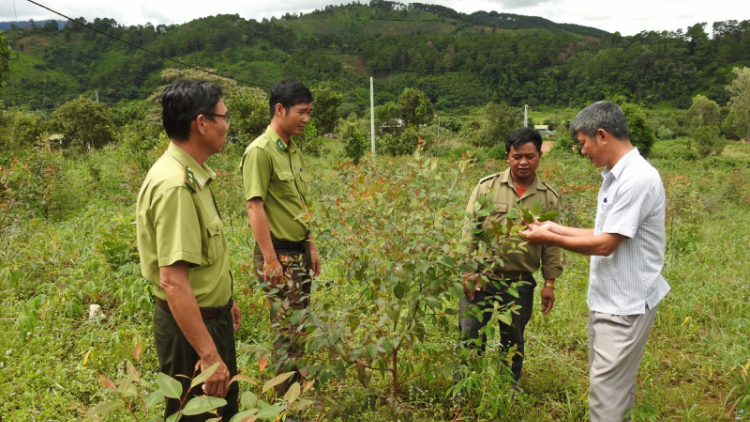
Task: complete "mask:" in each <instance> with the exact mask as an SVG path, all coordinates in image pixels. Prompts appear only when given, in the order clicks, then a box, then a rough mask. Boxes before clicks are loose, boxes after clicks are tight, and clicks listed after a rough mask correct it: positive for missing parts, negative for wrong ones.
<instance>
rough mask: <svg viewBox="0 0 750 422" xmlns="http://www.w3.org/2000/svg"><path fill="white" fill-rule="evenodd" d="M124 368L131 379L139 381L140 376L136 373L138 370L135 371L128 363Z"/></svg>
mask: <svg viewBox="0 0 750 422" xmlns="http://www.w3.org/2000/svg"><path fill="white" fill-rule="evenodd" d="M126 367H127V368H128V374H129V375H131V376H132V377H133V379H135V380H136V381H140V380H141V374H139V373H138V370H136V369H135V366H133V364H132V363H130V361H128V362H127V364H126Z"/></svg>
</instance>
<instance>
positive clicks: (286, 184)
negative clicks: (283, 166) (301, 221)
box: [275, 171, 298, 199]
mask: <svg viewBox="0 0 750 422" xmlns="http://www.w3.org/2000/svg"><path fill="white" fill-rule="evenodd" d="M276 188H277V189H276V192H275V193H276V195H278V196H279V198H284V199H290V198H295V197H298V194H297V188H296V186H295V185H294V174H292V172H291V171H277V172H276Z"/></svg>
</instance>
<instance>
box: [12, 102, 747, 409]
mask: <svg viewBox="0 0 750 422" xmlns="http://www.w3.org/2000/svg"><path fill="white" fill-rule="evenodd" d="M562 115H563V113H561V114H560V116H561V120H564V118H563V117H562ZM542 117H543V116H541V115H540V116H539V120H540V121H541V120H542ZM534 119H535V121H536V120H537V116H534ZM331 142H332V144H331V145H328V146H326V148H324V151H326V152H327V157H326V158H318V159H316V158H310V160H309V161H308V166H309V167H310V169H311V173H312V187H313V195H312V196H313V197H315V198H316V205H315V210H316V212H317V213H323V212H324V210H326V209H329V210H330V209H334V208H338V207H339V205H337V203H338V202H337V201H339V200H340V199H346V197H347V195H349V192H350V191H349V190H348V189H349V187H348V186H350V185H351V184H352V183H355V180H353V179H352V177H353V176H351V175H352V174H359V173H356V171H357V170H346V169H341V168H339V167H338V166H337V165H336V161H339V160H340V158H339V157H338V151H340V147H339V146H338V145H336V144H335V143H334V142H335V141H331ZM672 146H673V145H672V144H670V143H657V146H656V148H655V151H656V152H658V151H659V150H660V149H664V150H668V149H669V148H670V147H672ZM241 150H242V146H241V145H231V146H229V147H228V148H227V150H226V151H225V152H224V153H222V154H220V155H219V156H216V157H213V158H211V159H210V161H209V163H208V164H209V165H210V166H212V167H213V168H214V169H216V170H217V172H218V174H219V182H218V185H217V187H216V188H217V189H216V192H217V195H218V204H219V207H220V208H221V211H222V215H223V216H224V219H225V220H226V223H225V227H227V237H228V240H229V246H230V250H231V266H232V271H233V273H234V276H235V280H236V284H235V286H236V287H235V297H236V300H237V301H238V303H239V304H240V306H241V308H242V310H243V312H244V318H245V319H244V322H243V325H242V327H241V329H240V331H239V333H238V335H237V340H238V350H239V365H240V368H241V371H242V372H243V373H244V374H246V375H248V376H250V377H252V378H254V379H256V380H259V381H261V382H262V381H263V380H266V379H268V378H269V377H271V376H272V375H271V374H270V373H269V372H268V370H267V369H266V370H265V371H264V370H262V369H261V367H260V365H259V360H262V356H268V354H269V351H270V348H271V342H272V333H271V329H270V326H269V323H268V313H267V312H268V311H267V307H266V302H265V299H264V297H263V296H262V294H261V293H260V292H259V290H258V289H257V286H256V282H255V280H254V277H253V276H252V270H251V266H252V264H251V262H252V258H251V254H252V252H251V251H252V248H253V246H254V245H253V240H252V235H251V232H250V230H249V228H248V225H247V217H246V216H245V213H244V209H243V204H242V202H241V193H240V179H239V175H238V174H237V170H236V169H237V165H238V160H239V157H240V153H241ZM158 155H159V151H151V152H146V153H145V155H141V156H138V157H136V156H134V155H131V154H130V153H129V152H128V151H124V150H118V149H115V148H112V149H107V150H103V151H94V152H90V153H88V154H81V153H73V152H68V153H65V154H63V153H60V152H52V153H49V152H40V151H37V152H33V153H31V152H30V153H28V154H24V155H23V156H19V157H18V160H17V161H16V162H15V163H14V162H13V159H12V158H11V157H3V158H2V161H0V166H2V169H0V177H2V179H0V180H1V181H2V183H3V186H5V187H6V188H5V189H6V190H5V191H3V202H2V207H1V208H0V232H1V234H2V235H1V236H0V305H2V306H0V344H2V345H3V348H2V350H0V352H2V353H0V383H2V384H3V385H6V386H7V388H4V389H2V390H0V415H2V416H1V417H0V420H2V421H8V422H10V421H70V420H75V419H76V418H77V417H79V416H82V414H81V413H80V410H79V409H87V408H89V407H91V406H93V405H95V404H97V403H99V402H102V401H105V400H108V399H109V398H111V392H108V391H107V390H106V389H105V388H104V387H103V386H102V384H101V383H100V382H99V380H98V379H97V377H98V376H99V375H100V374H104V375H106V376H107V377H109V378H110V379H112V380H114V381H115V382H118V381H119V380H121V379H123V378H124V377H125V376H126V369H125V367H126V361H128V360H130V361H132V362H133V363H134V365H135V366H136V367H137V368H139V370H140V371H141V374H142V375H143V382H144V384H145V385H146V386H148V387H149V388H151V387H152V386H153V385H154V382H155V373H154V372H155V371H156V368H157V365H156V356H155V352H154V349H153V338H152V333H151V328H150V321H151V310H152V302H151V297H150V293H149V288H148V285H147V284H146V283H145V282H144V281H143V280H142V279H141V277H140V274H139V270H138V261H137V253H136V251H135V246H134V242H135V237H134V235H135V231H134V230H135V229H134V225H133V223H132V221H133V213H134V207H135V198H136V192H137V189H138V187H139V185H140V182H141V180H142V178H143V176H144V174H145V170H146V168H147V165H148V163H149V162H151V161H152V160H153V159H155V158H156V157H157V156H158ZM655 155H657V156H660V154H655ZM726 155H727V158H724V157H711V158H707V159H704V160H700V161H694V162H687V161H681V160H676V159H664V158H657V159H654V160H652V162H653V164H654V165H655V166H656V167H657V168H658V169H659V170H660V172H661V175H662V178H663V180H664V183H665V186H666V188H667V194H668V210H667V211H668V220H667V232H668V247H667V255H666V265H665V268H664V271H663V274H664V276H665V278H666V279H667V280H668V282H669V283H670V285H671V286H672V291H671V292H670V294H669V295H668V296H667V297H666V299H665V300H664V301H663V302H662V304H661V306H660V308H659V313H658V315H657V319H656V322H655V324H654V328H653V330H652V332H651V335H650V338H649V342H648V344H647V347H646V354H645V356H644V359H643V362H642V364H641V371H640V375H639V379H638V380H639V382H638V386H639V390H638V395H637V407H636V411H635V414H634V420H636V421H706V422H709V421H710V422H713V421H729V420H746V419H747V418H748V413H750V377H749V376H748V371H749V370H750V345H749V344H748V340H747V339H748V338H749V337H750V328H749V327H750V305H748V298H749V297H750V282H749V281H750V278H749V277H748V276H747V272H746V268H745V267H746V263H747V262H750V247H749V246H750V235H748V232H747V230H746V227H748V225H750V187H748V185H747V180H748V176H750V169H749V168H748V157H749V156H750V150H749V149H748V148H747V145H743V144H733V145H730V147H728V148H727V150H726ZM542 161H543V162H542V166H541V168H540V171H541V174H542V175H543V177H544V178H545V180H547V181H548V182H549V183H550V184H551V185H552V186H554V187H555V188H556V189H557V190H558V192H559V193H560V195H561V201H562V203H563V208H564V209H563V213H562V217H563V219H564V220H565V222H567V223H568V224H572V225H576V226H590V225H591V224H592V222H593V218H594V212H595V209H594V208H595V197H596V191H597V189H598V186H599V183H600V180H601V178H600V176H599V171H598V170H597V169H595V168H593V167H592V166H591V165H590V164H589V163H588V162H587V161H585V160H582V159H580V158H577V157H566V156H565V154H550V155H549V156H545V158H544V159H543V160H542ZM411 162H412V159H411V158H397V159H386V158H377V159H375V162H368V164H367V165H368V166H371V167H368V168H373V169H375V168H377V169H379V170H377V171H375V170H374V171H375V172H376V173H377V172H380V174H385V175H387V174H391V173H392V174H394V175H395V173H396V172H397V171H401V170H400V169H405V168H409V167H410V166H411V164H410V163H411ZM456 167H457V166H456V163H455V162H451V161H447V160H443V159H440V160H438V162H437V168H436V170H435V172H436V173H435V175H437V176H436V177H435V183H436V184H438V186H443V185H440V184H441V183H448V182H447V180H448V179H450V177H451V176H450V174H452V173H451V171H453V170H454V169H455V168H456ZM503 168H504V164H503V163H501V162H497V161H494V160H490V161H485V162H478V163H476V165H474V166H473V167H471V168H470V169H469V170H467V173H466V174H465V176H464V177H463V178H462V179H460V180H459V181H458V183H457V185H456V187H455V191H456V193H455V195H457V197H458V198H459V199H460V201H464V200H465V199H466V198H467V197H468V194H469V193H470V190H471V188H472V187H473V185H474V184H475V183H476V181H477V180H478V179H479V178H480V177H481V176H483V175H486V174H489V173H493V172H497V171H501V170H502V169H503ZM352 172H354V173H352ZM389 172H390V173H389ZM363 177H368V176H366V175H365V176H363ZM394 177H395V176H394ZM375 180H377V177H376V178H375ZM393 183H394V184H393V185H392V186H393V189H394V195H397V194H400V193H399V192H396V190H398V189H400V188H399V186H401V185H400V184H397V183H395V179H394V182H393ZM392 223H393V225H394V226H395V227H396V228H398V227H399V225H401V224H405V223H403V222H401V221H393V222H392ZM318 229H320V228H314V230H318ZM340 236H341V237H342V238H346V239H349V238H351V239H358V238H362V237H366V238H367V239H370V240H376V239H378V238H379V236H384V234H374V233H367V232H346V233H340ZM447 241H448V242H452V241H451V240H447ZM352 247H354V245H353V246H352ZM321 254H322V255H323V256H322V258H323V262H324V268H323V274H322V275H321V277H320V280H321V281H320V283H318V284H317V286H316V288H315V290H314V292H313V305H312V307H313V309H314V310H316V311H320V312H323V311H324V310H325V309H327V310H329V311H330V310H331V309H333V310H334V311H335V309H336V307H337V306H339V307H343V306H344V304H347V303H349V302H350V301H353V300H355V299H356V298H355V296H356V286H357V284H356V283H355V282H353V279H351V278H348V277H347V274H349V273H348V272H347V270H346V268H345V267H346V265H345V263H344V261H342V258H341V256H339V255H337V254H336V253H334V250H333V249H326V248H322V250H321ZM587 276H588V259H587V258H585V257H581V256H578V255H574V254H567V253H566V254H565V273H564V275H563V276H562V278H561V279H560V280H559V282H558V289H557V290H556V295H557V302H556V305H555V309H554V310H553V311H552V312H551V313H550V314H549V315H547V316H543V315H541V313H539V312H538V305H537V308H536V309H535V313H534V316H533V317H532V320H531V322H530V324H529V326H528V328H527V351H528V355H529V356H528V358H527V361H526V362H527V363H526V364H525V366H524V373H525V376H524V378H522V380H521V383H520V386H521V387H522V388H523V391H524V392H523V393H522V394H520V395H519V396H518V397H517V398H514V397H513V394H512V393H509V392H508V391H507V390H506V389H504V388H503V387H502V385H503V384H502V377H501V376H499V375H497V373H498V371H499V367H498V365H492V364H488V365H487V366H484V367H483V368H482V369H481V370H480V371H479V372H478V373H476V374H474V375H473V376H474V377H475V379H476V380H477V383H476V385H475V388H473V389H472V390H471V392H470V393H469V394H468V395H467V401H466V402H465V404H464V406H463V407H461V408H460V409H451V406H450V402H449V400H448V399H447V398H446V396H447V392H448V389H449V388H450V387H451V385H452V382H451V381H450V379H449V378H447V377H445V376H437V377H436V376H430V375H429V374H420V373H419V371H413V372H412V373H410V374H409V376H404V377H403V378H402V384H401V387H400V389H399V398H400V400H401V402H402V404H403V406H404V407H405V408H408V409H409V412H410V415H411V417H412V419H413V420H415V421H448V420H463V421H498V420H508V421H510V420H524V421H583V420H587V419H588V406H587V389H588V371H587V367H586V365H587V344H586V314H587V308H586V304H585V297H586V288H587ZM536 303H537V304H538V303H539V298H537V300H536ZM91 304H99V305H101V306H102V309H103V312H104V314H105V317H104V318H103V319H101V320H89V317H88V308H89V305H91ZM444 306H446V307H449V306H455V303H453V302H452V301H450V300H447V301H446V302H445V303H444ZM331 315H332V317H331V318H333V319H335V318H336V314H335V312H333V313H332V314H331ZM361 317H362V318H364V317H365V316H361ZM455 322H456V321H455V317H454V316H449V323H448V325H447V327H448V328H445V327H443V326H438V325H436V324H434V323H430V322H429V321H428V322H427V323H426V325H425V332H426V335H425V337H424V339H423V340H421V341H417V342H415V343H414V344H415V346H413V347H412V348H411V349H409V350H407V352H406V353H405V354H404V357H403V359H404V362H406V363H410V362H413V364H414V365H415V367H417V368H419V365H420V362H423V361H425V360H432V361H434V363H436V364H438V365H442V366H444V367H446V368H448V369H450V368H452V365H455V363H456V356H455V354H454V344H455V341H456V340H457V338H458V334H457V333H456V332H455V330H454V329H453V327H455ZM352 333H354V334H352V336H351V337H348V338H346V339H345V344H344V345H345V347H350V346H351V347H354V346H355V345H353V344H350V343H356V342H357V341H360V340H361V337H357V334H356V332H354V331H353V332H352ZM490 341H491V342H492V343H493V344H494V343H495V342H496V341H497V340H496V339H494V338H491V340H490ZM347 342H349V343H347ZM139 344H140V345H142V347H143V348H144V352H143V354H142V355H137V356H138V359H136V358H135V355H134V354H133V352H132V351H133V350H134V349H135V348H136V347H137V345H139ZM427 351H430V353H433V354H431V355H428V354H427V353H428V352H427ZM319 358H320V359H321V360H325V359H326V355H325V354H323V353H321V354H320V355H319ZM405 368H408V366H405ZM448 372H450V370H449V371H448ZM404 375H406V374H404ZM433 375H434V374H433ZM388 385H389V379H388V378H387V377H381V376H380V375H379V372H375V374H374V375H373V376H372V379H371V381H370V384H369V386H368V387H364V386H362V385H361V384H360V383H359V382H358V381H357V373H356V371H355V369H354V367H353V366H348V367H347V368H346V371H345V376H344V377H340V376H337V377H334V378H333V379H331V381H329V382H328V383H326V384H325V385H322V386H321V387H320V389H318V390H317V391H315V392H314V393H311V394H310V395H309V398H311V399H313V400H315V401H316V402H317V403H318V404H319V406H316V407H314V408H313V411H311V412H310V413H309V414H308V416H310V417H311V419H310V420H314V415H315V413H316V412H318V411H325V415H326V417H327V419H328V420H335V421H387V420H396V419H401V417H395V416H393V414H392V413H390V411H389V408H390V407H389V406H388V405H387V400H386V399H387V393H386V392H387V390H388ZM244 389H250V390H253V391H256V388H255V387H252V386H249V385H248V384H243V390H244ZM269 394H270V393H266V394H265V395H263V396H262V397H264V399H266V400H269V401H272V400H273V397H271V396H270V395H269ZM102 420H105V421H121V420H122V421H125V420H133V419H132V417H128V416H126V415H125V414H123V413H115V414H111V415H105V416H103V417H102Z"/></svg>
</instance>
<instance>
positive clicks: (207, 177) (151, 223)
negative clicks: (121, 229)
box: [136, 142, 232, 307]
mask: <svg viewBox="0 0 750 422" xmlns="http://www.w3.org/2000/svg"><path fill="white" fill-rule="evenodd" d="M215 177H216V173H214V172H213V171H212V170H211V169H210V168H208V166H200V165H199V164H198V163H197V162H195V160H194V159H193V158H192V157H191V156H190V155H188V154H187V153H186V152H185V151H183V150H182V148H180V147H179V146H178V145H176V144H175V143H173V142H170V144H169V147H168V148H167V151H166V152H165V153H164V154H163V155H162V156H161V157H160V158H159V159H158V160H157V161H156V163H154V165H153V167H151V170H149V172H148V174H147V175H146V180H144V181H143V185H142V186H141V190H140V192H139V193H138V204H137V206H136V229H137V231H138V253H139V254H140V256H141V271H142V272H143V276H144V277H145V278H146V279H148V281H150V282H151V284H152V285H153V292H154V295H155V296H156V297H159V298H161V299H164V300H166V299H167V297H166V295H165V294H164V290H162V288H161V287H160V286H159V267H166V266H169V265H172V264H174V263H176V262H178V261H186V262H188V263H189V264H190V268H189V269H188V281H189V282H190V287H192V289H193V293H194V294H195V298H196V299H197V301H198V306H200V307H214V306H222V305H225V304H226V303H227V302H229V298H230V297H231V295H232V281H231V275H230V273H229V251H228V249H227V239H226V237H225V236H224V229H223V227H222V223H221V216H220V215H219V212H218V210H217V208H216V203H215V202H214V195H213V192H212V190H211V180H212V179H213V178H215Z"/></svg>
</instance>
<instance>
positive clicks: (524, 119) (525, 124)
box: [523, 104, 529, 127]
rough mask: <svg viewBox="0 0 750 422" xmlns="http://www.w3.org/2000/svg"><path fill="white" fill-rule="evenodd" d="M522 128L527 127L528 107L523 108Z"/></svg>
mask: <svg viewBox="0 0 750 422" xmlns="http://www.w3.org/2000/svg"><path fill="white" fill-rule="evenodd" d="M523 127H529V105H528V104H526V105H525V106H523Z"/></svg>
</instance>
